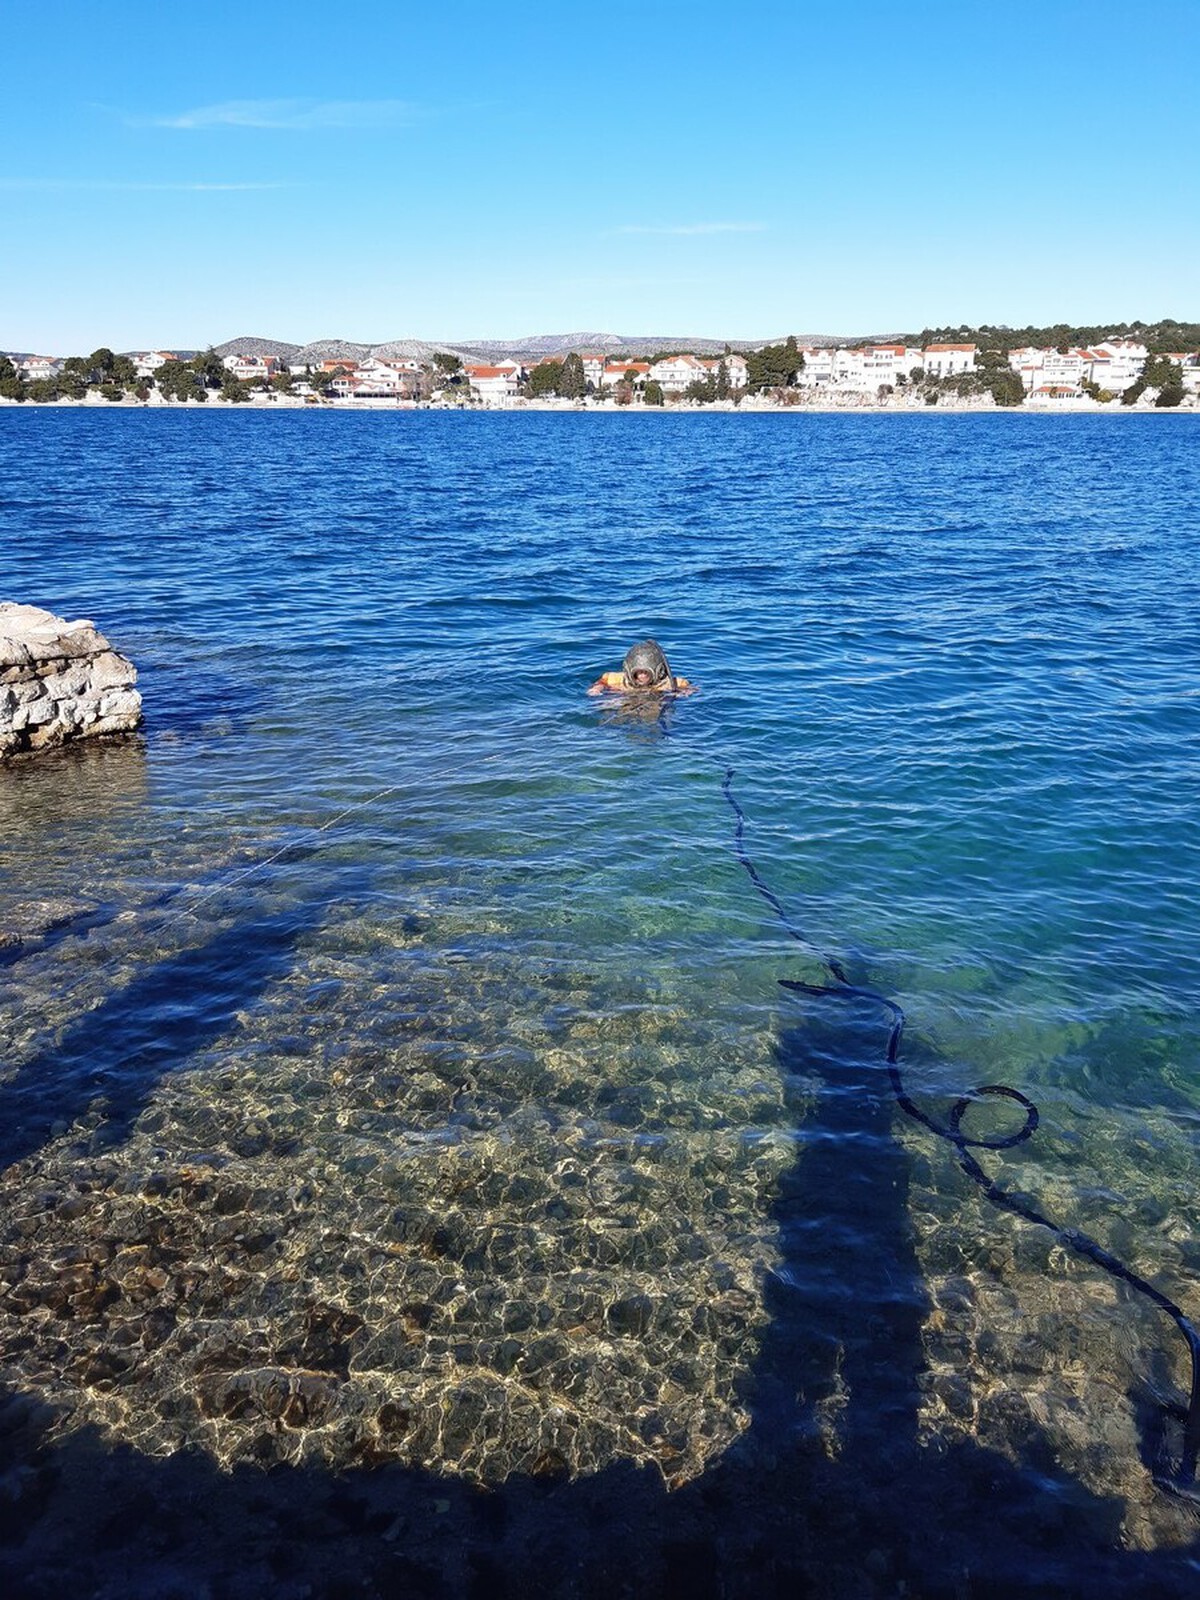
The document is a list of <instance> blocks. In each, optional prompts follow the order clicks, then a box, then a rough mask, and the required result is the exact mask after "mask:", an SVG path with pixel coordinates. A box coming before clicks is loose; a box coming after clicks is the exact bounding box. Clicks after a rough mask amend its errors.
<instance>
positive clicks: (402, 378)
mask: <svg viewBox="0 0 1200 1600" xmlns="http://www.w3.org/2000/svg"><path fill="white" fill-rule="evenodd" d="M420 371H421V363H420V362H419V361H417V362H412V361H408V360H404V359H401V360H392V359H391V357H384V356H368V357H367V359H366V360H365V361H361V362H359V364H358V366H357V367H355V369H354V377H355V378H356V379H357V381H358V388H357V389H356V390H355V393H356V394H359V395H363V396H366V395H370V396H372V397H376V398H377V397H385V396H391V397H393V398H395V399H401V398H405V399H407V398H411V397H412V395H413V394H415V392H416V389H417V384H418V382H419V375H420Z"/></svg>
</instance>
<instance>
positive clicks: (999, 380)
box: [981, 367, 1025, 406]
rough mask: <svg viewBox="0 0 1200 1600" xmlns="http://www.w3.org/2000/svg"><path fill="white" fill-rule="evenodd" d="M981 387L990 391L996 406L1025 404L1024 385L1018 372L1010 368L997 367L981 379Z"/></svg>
mask: <svg viewBox="0 0 1200 1600" xmlns="http://www.w3.org/2000/svg"><path fill="white" fill-rule="evenodd" d="M981 387H982V388H984V389H986V390H988V391H990V393H991V396H992V399H993V400H994V401H995V402H996V404H997V405H998V406H1019V405H1024V403H1025V385H1024V384H1023V383H1022V382H1021V375H1020V373H1019V372H1014V371H1013V369H1012V368H1011V367H997V368H996V370H995V371H994V372H991V373H988V374H986V375H985V376H984V377H983V378H982V379H981Z"/></svg>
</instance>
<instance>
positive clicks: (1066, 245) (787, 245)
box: [0, 0, 1200, 354]
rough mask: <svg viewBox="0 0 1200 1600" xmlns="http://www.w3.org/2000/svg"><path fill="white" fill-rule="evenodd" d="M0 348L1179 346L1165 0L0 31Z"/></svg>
mask: <svg viewBox="0 0 1200 1600" xmlns="http://www.w3.org/2000/svg"><path fill="white" fill-rule="evenodd" d="M3 37H4V58H5V69H6V70H5V79H6V85H7V87H6V91H5V94H4V95H3V97H0V207H2V208H3V215H4V218H5V223H6V228H5V232H6V248H5V250H4V252H3V267H2V268H0V348H7V349H19V350H37V351H42V352H46V353H52V354H62V353H66V352H70V351H76V350H89V349H91V348H93V347H95V346H96V345H98V344H101V343H104V344H110V345H112V346H113V347H114V348H117V349H128V348H139V347H144V346H160V345H164V346H198V345H206V344H209V343H219V342H220V341H221V340H223V339H227V338H231V337H233V336H234V335H237V334H244V333H257V334H262V335H265V336H271V337H276V338H283V339H292V340H296V341H304V340H308V339H313V338H321V337H330V336H341V337H344V338H351V339H362V340H369V341H378V340H383V339H389V338H402V337H422V338H443V339H453V338H464V339H465V338H469V337H473V336H474V337H483V336H488V335H492V336H497V337H512V336H516V335H520V334H526V333H535V332H557V331H568V330H575V329H590V330H596V331H613V332H618V333H627V334H673V335H684V334H704V335H709V336H712V337H720V336H724V337H730V338H759V337H763V338H765V337H768V336H776V335H779V334H782V333H786V332H789V331H794V332H801V333H807V332H830V333H872V332H887V331H903V330H905V329H912V330H919V329H920V328H921V327H922V326H924V325H926V324H929V323H938V324H940V323H946V322H958V321H964V322H979V321H988V322H1007V323H1010V324H1013V325H1019V324H1024V323H1026V322H1029V321H1033V322H1039V323H1040V322H1051V321H1056V320H1060V319H1061V320H1067V321H1072V322H1090V321H1093V320H1103V319H1108V318H1111V319H1114V320H1125V319H1129V318H1132V317H1136V316H1142V317H1147V318H1154V317H1159V316H1175V317H1179V318H1181V319H1182V318H1187V319H1192V318H1200V293H1198V289H1200V179H1198V173H1200V162H1198V161H1197V131H1196V120H1195V119H1196V100H1195V76H1194V63H1195V60H1196V59H1197V46H1200V6H1198V5H1197V4H1196V3H1195V0H1180V3H1159V0H1148V3H1144V4H1141V5H1139V6H1137V7H1132V6H1129V5H1127V4H1123V5H1115V4H1110V3H1108V0H1080V3H1071V4H1068V3H1064V0H1042V3H1040V4H1030V3H1027V0H1010V3H1008V4H1006V5H1004V6H1000V5H996V6H985V5H980V4H976V3H974V0H956V3H953V4H951V3H945V0H934V3H929V4H922V3H920V0H913V3H911V4H908V5H900V4H893V3H890V0H888V3H885V0H843V3H841V4H837V3H825V0H816V3H808V4H806V3H804V0H792V3H790V4H774V3H768V4H764V3H756V0H743V3H742V5H741V6H740V7H735V5H734V4H733V0H722V3H720V4H714V3H709V0H687V3H682V0H678V3H677V0H659V3H656V0H642V3H640V4H627V3H625V0H617V3H608V4H605V3H603V0H597V3H594V4H592V5H587V6H584V5H574V4H571V3H570V0H556V3H553V4H550V3H541V0H538V3H525V0H506V3H504V4H499V3H497V0H487V3H477V0H443V3H442V4H441V5H431V4H429V3H428V0H423V3H420V4H418V3H409V0H389V3H381V0H342V3H341V4H340V5H331V4H330V3H329V0H324V3H318V0H286V3H284V0H239V3H238V4H229V3H226V0H205V3H204V4H203V5H190V6H182V5H166V4H163V3H162V0H153V3H145V0H133V3H127V0H110V3H109V4H107V5H102V6H101V5H96V4H95V3H94V0H86V3H85V0H5V3H4V6H3Z"/></svg>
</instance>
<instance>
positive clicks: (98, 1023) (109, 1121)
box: [0, 847, 365, 1167]
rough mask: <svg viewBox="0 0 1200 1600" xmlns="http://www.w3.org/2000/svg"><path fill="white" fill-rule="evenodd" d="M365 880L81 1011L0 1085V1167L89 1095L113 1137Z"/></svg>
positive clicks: (224, 938)
mask: <svg viewBox="0 0 1200 1600" xmlns="http://www.w3.org/2000/svg"><path fill="white" fill-rule="evenodd" d="M297 848H298V849H300V850H301V851H302V850H303V847H297ZM288 856H289V860H291V859H293V856H294V852H292V851H289V852H288ZM364 881H365V880H364V879H363V877H362V874H361V873H360V872H355V873H354V874H352V875H347V874H345V873H343V874H340V875H338V876H337V877H336V878H335V879H334V880H333V884H332V886H331V887H330V889H329V890H328V892H327V893H326V894H325V895H324V896H323V897H322V896H313V897H312V898H310V899H308V900H306V901H305V902H304V903H303V904H302V905H301V906H299V907H293V908H290V909H289V910H287V911H283V912H277V913H275V914H273V915H270V916H266V917H256V918H246V919H243V920H240V921H238V922H235V923H234V924H233V925H232V926H230V927H228V928H225V929H224V930H222V931H221V932H220V933H218V934H216V935H215V936H214V937H212V938H211V939H209V940H207V941H206V942H205V943H204V944H201V945H199V946H195V947H193V948H189V949H185V950H182V951H180V952H178V953H177V954H173V955H170V956H167V957H166V958H164V959H163V960H160V961H157V962H155V963H154V964H153V965H152V966H150V967H148V968H147V969H146V970H145V971H144V972H143V973H142V975H141V976H140V977H138V978H136V979H135V980H134V981H133V982H132V983H130V984H128V985H127V986H126V987H125V988H123V989H119V990H117V991H116V992H115V993H114V994H112V995H111V996H110V997H109V998H108V999H106V1000H104V1001H102V1002H101V1004H100V1005H98V1006H96V1007H95V1008H94V1009H92V1010H90V1011H87V1012H85V1013H84V1014H83V1015H82V1016H81V1017H79V1019H78V1020H77V1021H76V1022H74V1023H73V1024H71V1025H70V1026H69V1027H68V1028H67V1030H66V1032H65V1033H64V1034H63V1036H62V1038H61V1039H60V1040H59V1041H58V1042H57V1043H56V1044H54V1045H52V1046H50V1047H48V1048H46V1049H44V1050H43V1051H41V1052H40V1053H39V1054H38V1055H36V1056H34V1057H33V1058H32V1059H31V1060H30V1061H27V1062H26V1063H24V1065H22V1066H21V1067H20V1068H19V1069H18V1070H17V1072H16V1073H15V1074H14V1076H13V1077H11V1078H10V1079H9V1080H8V1081H7V1082H5V1083H3V1084H0V1166H3V1167H8V1166H11V1165H12V1164H13V1163H14V1162H16V1161H21V1160H23V1159H24V1158H25V1157H26V1156H29V1155H31V1154H33V1152H34V1151H36V1150H37V1149H39V1148H40V1147H41V1145H43V1144H44V1143H45V1142H46V1139H47V1138H48V1137H49V1135H50V1130H51V1129H52V1128H53V1126H54V1125H55V1124H56V1123H66V1124H68V1125H70V1124H71V1123H73V1122H74V1121H75V1120H76V1119H77V1118H78V1117H80V1116H82V1115H83V1113H84V1112H86V1111H88V1110H89V1109H90V1108H91V1107H92V1106H93V1104H94V1103H95V1102H97V1101H99V1102H101V1104H100V1105H99V1106H98V1107H97V1109H99V1110H100V1111H101V1113H102V1122H101V1127H100V1129H99V1130H98V1132H97V1134H96V1135H93V1137H94V1138H99V1139H100V1141H101V1142H103V1143H106V1144H110V1145H111V1144H118V1143H120V1142H121V1140H122V1139H124V1137H125V1136H126V1134H127V1133H128V1130H129V1128H130V1127H131V1126H132V1124H133V1122H134V1120H135V1119H136V1117H137V1116H138V1114H139V1112H140V1111H141V1110H142V1108H143V1106H144V1105H145V1103H146V1101H147V1099H148V1097H149V1095H150V1094H151V1092H152V1091H153V1089H154V1086H155V1084H156V1083H157V1082H158V1080H159V1079H160V1078H161V1077H162V1076H163V1075H164V1074H166V1073H168V1072H171V1071H173V1070H176V1069H177V1068H178V1067H179V1066H181V1065H183V1064H185V1063H187V1062H188V1061H189V1060H191V1059H192V1058H193V1057H195V1056H196V1055H197V1054H198V1053H199V1052H200V1051H202V1050H203V1049H205V1048H206V1046H207V1045H209V1044H210V1043H212V1042H213V1041H214V1040H216V1039H217V1038H219V1037H220V1035H221V1034H222V1033H223V1032H224V1031H225V1030H226V1029H227V1028H228V1027H229V1025H230V1023H231V1022H232V1020H233V1018H234V1017H235V1016H236V1014H237V1012H238V1011H239V1010H242V1009H244V1008H245V1007H246V1006H248V1005H250V1004H252V1003H253V1001H254V1000H255V999H256V998H257V997H258V995H260V994H261V993H262V992H263V990H264V989H265V988H266V987H267V985H268V984H269V983H270V982H271V981H272V979H274V978H277V977H278V976H280V974H281V973H283V972H284V971H285V970H286V968H287V967H288V965H289V963H290V961H291V959H292V952H293V950H294V949H295V946H296V942H297V940H298V939H299V938H300V937H301V935H302V934H303V933H304V932H305V930H306V929H308V928H310V927H312V926H313V925H315V923H316V922H317V921H319V919H320V917H321V915H322V913H323V911H324V909H325V906H326V905H327V904H328V903H329V900H330V899H332V898H333V897H334V896H335V895H336V896H338V897H341V898H347V897H350V896H352V895H353V894H354V893H357V892H360V891H361V890H362V888H363V887H364ZM260 882H261V880H260ZM154 909H157V908H154Z"/></svg>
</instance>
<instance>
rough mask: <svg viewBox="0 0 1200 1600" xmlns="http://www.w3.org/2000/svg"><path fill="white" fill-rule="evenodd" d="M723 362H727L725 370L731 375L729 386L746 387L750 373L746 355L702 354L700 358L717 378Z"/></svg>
mask: <svg viewBox="0 0 1200 1600" xmlns="http://www.w3.org/2000/svg"><path fill="white" fill-rule="evenodd" d="M722 362H724V363H725V371H726V373H727V374H728V376H729V387H730V388H731V389H744V388H745V387H746V382H747V378H748V375H749V368H748V367H747V366H746V358H745V356H735V355H727V356H712V357H708V356H702V357H701V359H700V365H701V366H702V367H703V368H704V370H705V371H706V372H707V373H708V375H709V376H710V377H712V378H715V377H716V375H717V373H718V372H719V371H720V369H721V363H722Z"/></svg>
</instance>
